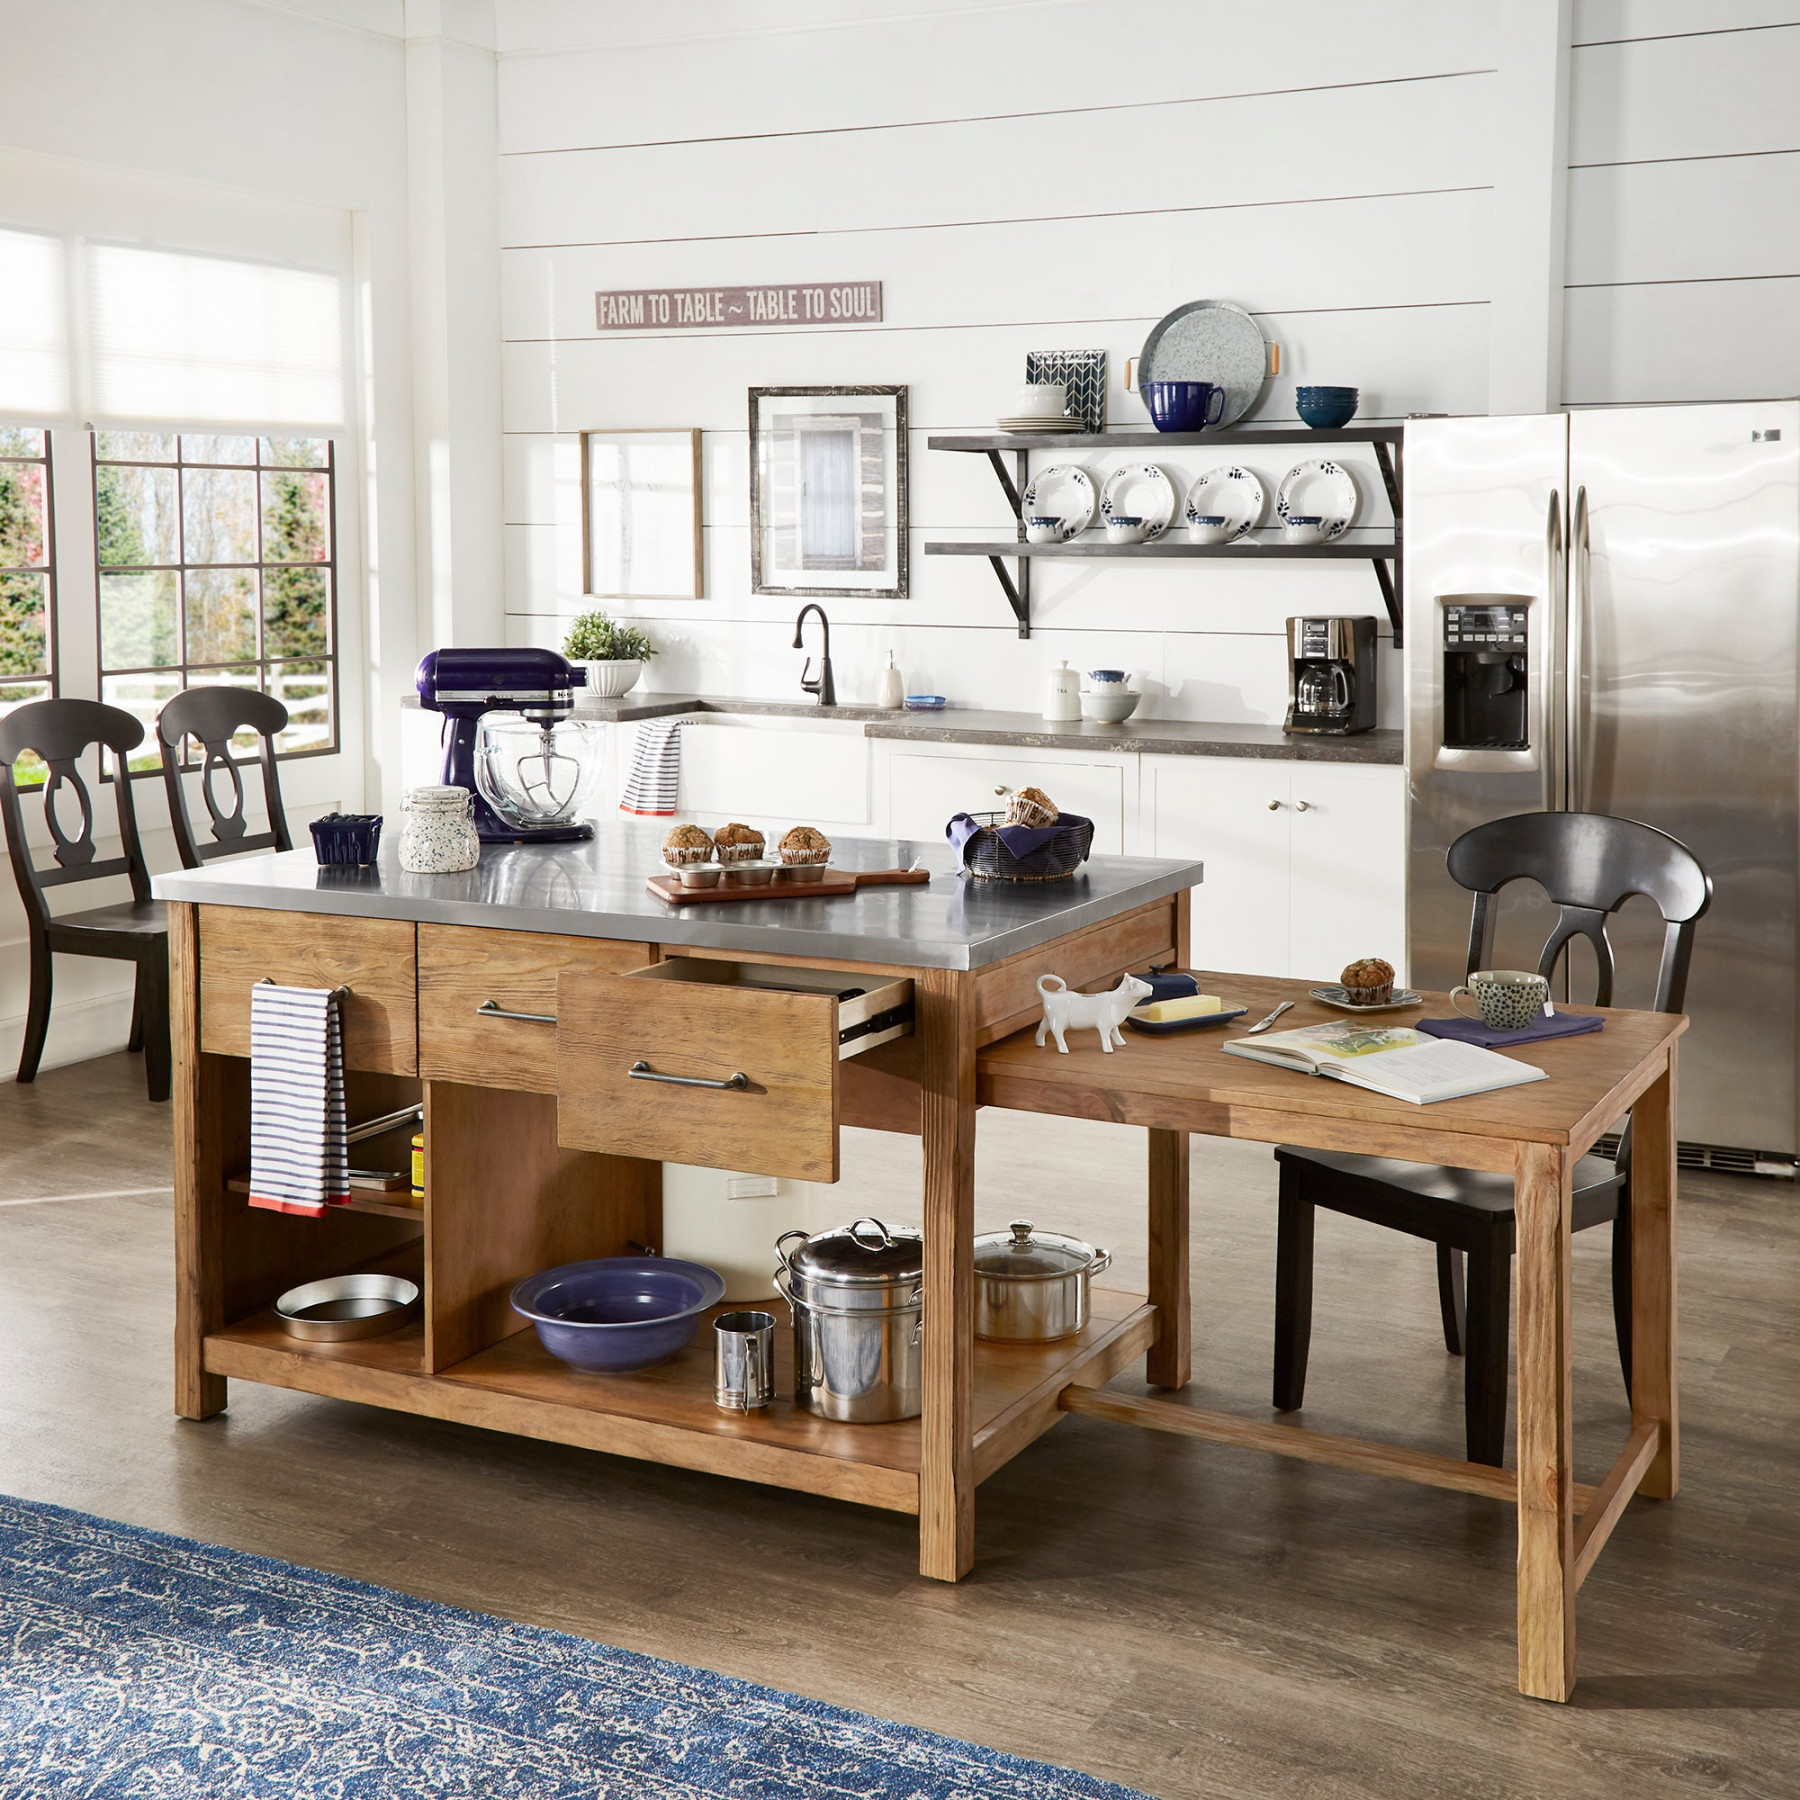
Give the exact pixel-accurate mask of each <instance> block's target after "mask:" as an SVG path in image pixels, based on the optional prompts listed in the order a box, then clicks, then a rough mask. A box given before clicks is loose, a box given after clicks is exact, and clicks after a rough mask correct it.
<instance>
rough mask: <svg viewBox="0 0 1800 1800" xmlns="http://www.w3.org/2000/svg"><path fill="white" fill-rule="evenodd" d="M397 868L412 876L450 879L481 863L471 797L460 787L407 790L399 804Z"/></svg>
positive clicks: (473, 799) (479, 844) (479, 843)
mask: <svg viewBox="0 0 1800 1800" xmlns="http://www.w3.org/2000/svg"><path fill="white" fill-rule="evenodd" d="M402 805H403V806H404V808H405V811H406V825H405V827H404V828H403V829H402V831H401V833H400V866H401V868H403V869H405V870H406V871H407V872H408V873H409V874H413V875H450V874H454V873H455V872H456V871H458V870H460V869H472V868H474V867H475V865H476V864H477V863H478V862H480V860H481V839H480V838H479V837H477V836H476V834H475V796H474V795H473V794H472V793H470V792H469V790H468V789H467V788H463V787H416V788H408V789H407V791H406V798H405V800H404V801H403V802H402Z"/></svg>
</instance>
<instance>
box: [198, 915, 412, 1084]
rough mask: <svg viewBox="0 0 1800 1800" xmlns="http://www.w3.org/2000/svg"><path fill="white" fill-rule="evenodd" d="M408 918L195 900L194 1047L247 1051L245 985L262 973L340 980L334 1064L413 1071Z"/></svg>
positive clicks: (295, 981) (291, 981) (298, 983)
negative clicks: (340, 1039) (338, 1052)
mask: <svg viewBox="0 0 1800 1800" xmlns="http://www.w3.org/2000/svg"><path fill="white" fill-rule="evenodd" d="M413 933H414V927H413V925H412V923H411V922H410V921H409V920H405V919H348V918H342V917H338V916H335V915H332V916H327V915H325V914H322V913H291V912H267V911H264V910H262V909H260V908H256V907H247V906H203V907H201V908H200V1048H201V1049H202V1050H205V1051H208V1052H210V1053H211V1054H213V1055H215V1056H248V1055H249V1054H250V990H251V988H252V987H254V986H255V984H256V983H257V982H259V981H261V980H262V979H263V977H264V976H265V975H266V976H268V977H269V978H270V979H271V980H273V981H277V982H279V983H280V984H281V985H282V986H284V987H312V988H328V987H347V988H348V989H349V990H350V998H349V999H348V1001H346V1002H345V1005H344V1067H345V1068H347V1069H373V1070H376V1071H378V1072H380V1073H382V1074H387V1075H416V1074H418V1072H419V1037H418V985H417V980H416V975H415V965H414V938H413Z"/></svg>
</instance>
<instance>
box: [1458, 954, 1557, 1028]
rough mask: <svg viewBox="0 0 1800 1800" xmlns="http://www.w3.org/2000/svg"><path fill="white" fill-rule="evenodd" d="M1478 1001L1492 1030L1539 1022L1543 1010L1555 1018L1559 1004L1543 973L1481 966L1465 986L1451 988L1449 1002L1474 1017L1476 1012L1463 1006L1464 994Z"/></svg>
mask: <svg viewBox="0 0 1800 1800" xmlns="http://www.w3.org/2000/svg"><path fill="white" fill-rule="evenodd" d="M1464 995H1467V996H1468V997H1469V998H1470V999H1472V1000H1473V1001H1474V1002H1475V1007H1476V1011H1477V1012H1479V1013H1480V1014H1481V1022H1482V1024H1484V1025H1485V1026H1487V1027H1488V1029H1489V1030H1490V1031H1523V1030H1524V1029H1525V1027H1526V1026H1527V1025H1532V1024H1535V1023H1536V1022H1537V1017H1538V1015H1539V1014H1540V1013H1542V1014H1543V1015H1544V1016H1545V1017H1546V1018H1553V1017H1554V1016H1555V1014H1556V1008H1555V1007H1554V1006H1552V1005H1551V1004H1550V984H1549V982H1547V981H1546V980H1545V979H1544V978H1543V976H1541V975H1533V974H1531V973H1530V972H1529V971H1528V970H1525V969H1478V970H1477V971H1476V972H1475V973H1474V974H1473V975H1471V976H1470V977H1469V979H1468V982H1467V984H1466V985H1465V986H1462V987H1454V988H1452V989H1451V990H1450V1004H1451V1005H1452V1006H1454V1007H1455V1008H1456V1010H1457V1011H1458V1012H1459V1013H1461V1014H1462V1015H1463V1017H1464V1018H1465V1019H1472V1018H1474V1017H1475V1013H1472V1012H1469V1011H1467V1010H1466V1009H1465V1008H1464V1006H1463V996H1464Z"/></svg>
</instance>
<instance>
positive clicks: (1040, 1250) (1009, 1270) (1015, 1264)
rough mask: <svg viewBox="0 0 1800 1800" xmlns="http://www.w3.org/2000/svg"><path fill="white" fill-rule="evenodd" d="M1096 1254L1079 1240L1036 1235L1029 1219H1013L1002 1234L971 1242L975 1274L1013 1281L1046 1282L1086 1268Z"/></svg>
mask: <svg viewBox="0 0 1800 1800" xmlns="http://www.w3.org/2000/svg"><path fill="white" fill-rule="evenodd" d="M1096 1254H1097V1253H1096V1251H1095V1249H1094V1246H1093V1245H1092V1244H1088V1243H1083V1242H1082V1240H1081V1239H1080V1238H1076V1237H1064V1236H1063V1235H1062V1234H1061V1233H1060V1232H1055V1231H1039V1230H1038V1229H1037V1228H1036V1227H1035V1226H1034V1225H1033V1224H1032V1223H1031V1221H1030V1220H1029V1219H1014V1220H1013V1222H1012V1224H1011V1225H1010V1226H1009V1227H1008V1228H1007V1230H1006V1231H1004V1232H1000V1231H994V1232H990V1233H989V1234H988V1235H987V1236H986V1237H978V1238H977V1239H976V1240H975V1273H976V1274H977V1275H999V1276H1001V1277H1003V1278H1005V1279H1009V1280H1013V1281H1031V1280H1035V1279H1043V1280H1046V1281H1047V1280H1050V1279H1051V1278H1053V1277H1055V1276H1058V1275H1073V1274H1074V1273H1075V1272H1076V1271H1077V1270H1078V1269H1085V1268H1087V1267H1088V1266H1089V1265H1090V1264H1091V1263H1092V1262H1093V1260H1094V1257H1095V1255H1096Z"/></svg>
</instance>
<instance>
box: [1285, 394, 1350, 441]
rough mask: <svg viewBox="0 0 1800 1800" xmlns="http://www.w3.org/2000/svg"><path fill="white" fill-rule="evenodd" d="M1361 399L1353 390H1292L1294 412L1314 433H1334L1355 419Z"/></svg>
mask: <svg viewBox="0 0 1800 1800" xmlns="http://www.w3.org/2000/svg"><path fill="white" fill-rule="evenodd" d="M1361 398H1362V396H1361V395H1360V394H1359V393H1358V391H1357V390H1356V389H1355V388H1322V387H1299V388H1295V389H1294V410H1295V411H1296V412H1297V413H1298V414H1299V415H1300V418H1301V421H1302V422H1303V423H1304V424H1306V425H1309V426H1311V427H1312V429H1313V430H1314V431H1336V430H1337V429H1338V428H1339V427H1340V426H1344V425H1348V424H1349V423H1350V421H1351V420H1352V419H1353V418H1355V417H1356V408H1357V403H1358V401H1359V400H1360V399H1361Z"/></svg>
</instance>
